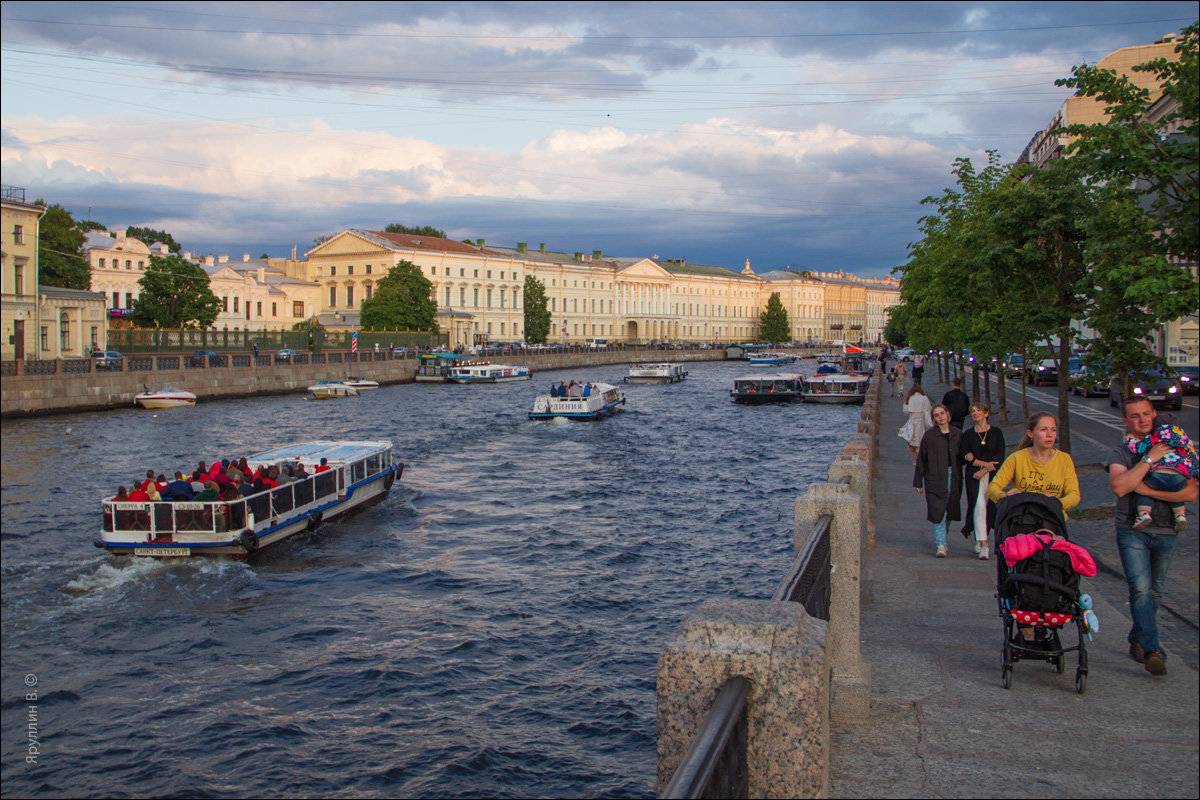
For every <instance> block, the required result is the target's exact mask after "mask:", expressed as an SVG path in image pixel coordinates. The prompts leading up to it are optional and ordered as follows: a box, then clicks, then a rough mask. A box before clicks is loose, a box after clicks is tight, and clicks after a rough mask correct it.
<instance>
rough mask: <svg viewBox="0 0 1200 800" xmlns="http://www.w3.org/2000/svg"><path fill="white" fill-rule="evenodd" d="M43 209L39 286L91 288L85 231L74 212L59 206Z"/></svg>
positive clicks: (40, 227) (41, 202) (39, 235)
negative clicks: (44, 210) (79, 225)
mask: <svg viewBox="0 0 1200 800" xmlns="http://www.w3.org/2000/svg"><path fill="white" fill-rule="evenodd" d="M34 205H39V206H42V207H43V208H45V209H46V213H45V214H43V215H42V219H41V221H40V222H39V223H38V283H41V284H45V285H46V286H57V287H59V288H62V289H84V290H86V289H90V288H91V285H92V269H91V267H90V266H89V265H88V261H87V257H86V256H85V255H84V254H83V253H82V252H81V251H82V249H83V241H84V235H83V231H81V230H80V229H79V227H78V226H77V225H76V224H75V220H74V218H73V217H72V216H71V212H69V211H67V210H66V209H65V208H63V207H62V206H60V205H59V204H58V203H55V204H54V205H52V206H47V205H46V201H45V200H37V201H35V203H34Z"/></svg>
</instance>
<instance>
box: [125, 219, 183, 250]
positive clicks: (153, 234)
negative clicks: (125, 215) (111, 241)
mask: <svg viewBox="0 0 1200 800" xmlns="http://www.w3.org/2000/svg"><path fill="white" fill-rule="evenodd" d="M125 235H126V236H130V237H132V238H134V239H137V240H138V241H140V242H141V243H142V244H145V245H151V244H165V245H166V246H167V249H168V250H169V251H170V252H172V253H176V254H178V253H179V251H180V250H182V249H183V248H182V247H181V246H180V245H179V242H177V241H175V237H174V236H172V235H171V234H169V233H167V232H166V231H161V230H158V229H157V228H139V227H137V226H136V225H135V226H133V227H129V228H126V229H125Z"/></svg>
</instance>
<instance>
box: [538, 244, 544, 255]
mask: <svg viewBox="0 0 1200 800" xmlns="http://www.w3.org/2000/svg"><path fill="white" fill-rule="evenodd" d="M538 249H539V250H541V251H542V252H543V253H544V252H546V243H545V242H542V243H541V244H540V245H538Z"/></svg>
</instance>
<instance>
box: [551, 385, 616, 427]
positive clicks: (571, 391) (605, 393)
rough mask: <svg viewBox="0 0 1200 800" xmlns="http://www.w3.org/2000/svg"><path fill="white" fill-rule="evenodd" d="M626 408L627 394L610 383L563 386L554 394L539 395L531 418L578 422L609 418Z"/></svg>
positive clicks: (553, 388) (556, 387)
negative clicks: (557, 418) (559, 418)
mask: <svg viewBox="0 0 1200 800" xmlns="http://www.w3.org/2000/svg"><path fill="white" fill-rule="evenodd" d="M624 408H625V395H624V394H623V393H622V392H621V390H620V389H618V388H617V387H616V386H613V385H612V384H609V383H575V382H574V381H572V382H571V385H570V386H566V385H564V384H559V385H557V386H552V387H551V388H550V394H542V395H538V396H537V398H536V399H535V400H534V401H533V410H532V411H530V412H529V418H530V419H553V418H555V417H562V418H564V419H574V420H594V419H600V418H601V417H607V416H609V415H610V414H615V413H617V412H618V411H623V410H624Z"/></svg>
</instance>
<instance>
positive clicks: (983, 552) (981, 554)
mask: <svg viewBox="0 0 1200 800" xmlns="http://www.w3.org/2000/svg"><path fill="white" fill-rule="evenodd" d="M979 560H980V561H987V560H988V551H987V548H986V547H985V548H984V549H982V550H980V551H979Z"/></svg>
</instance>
